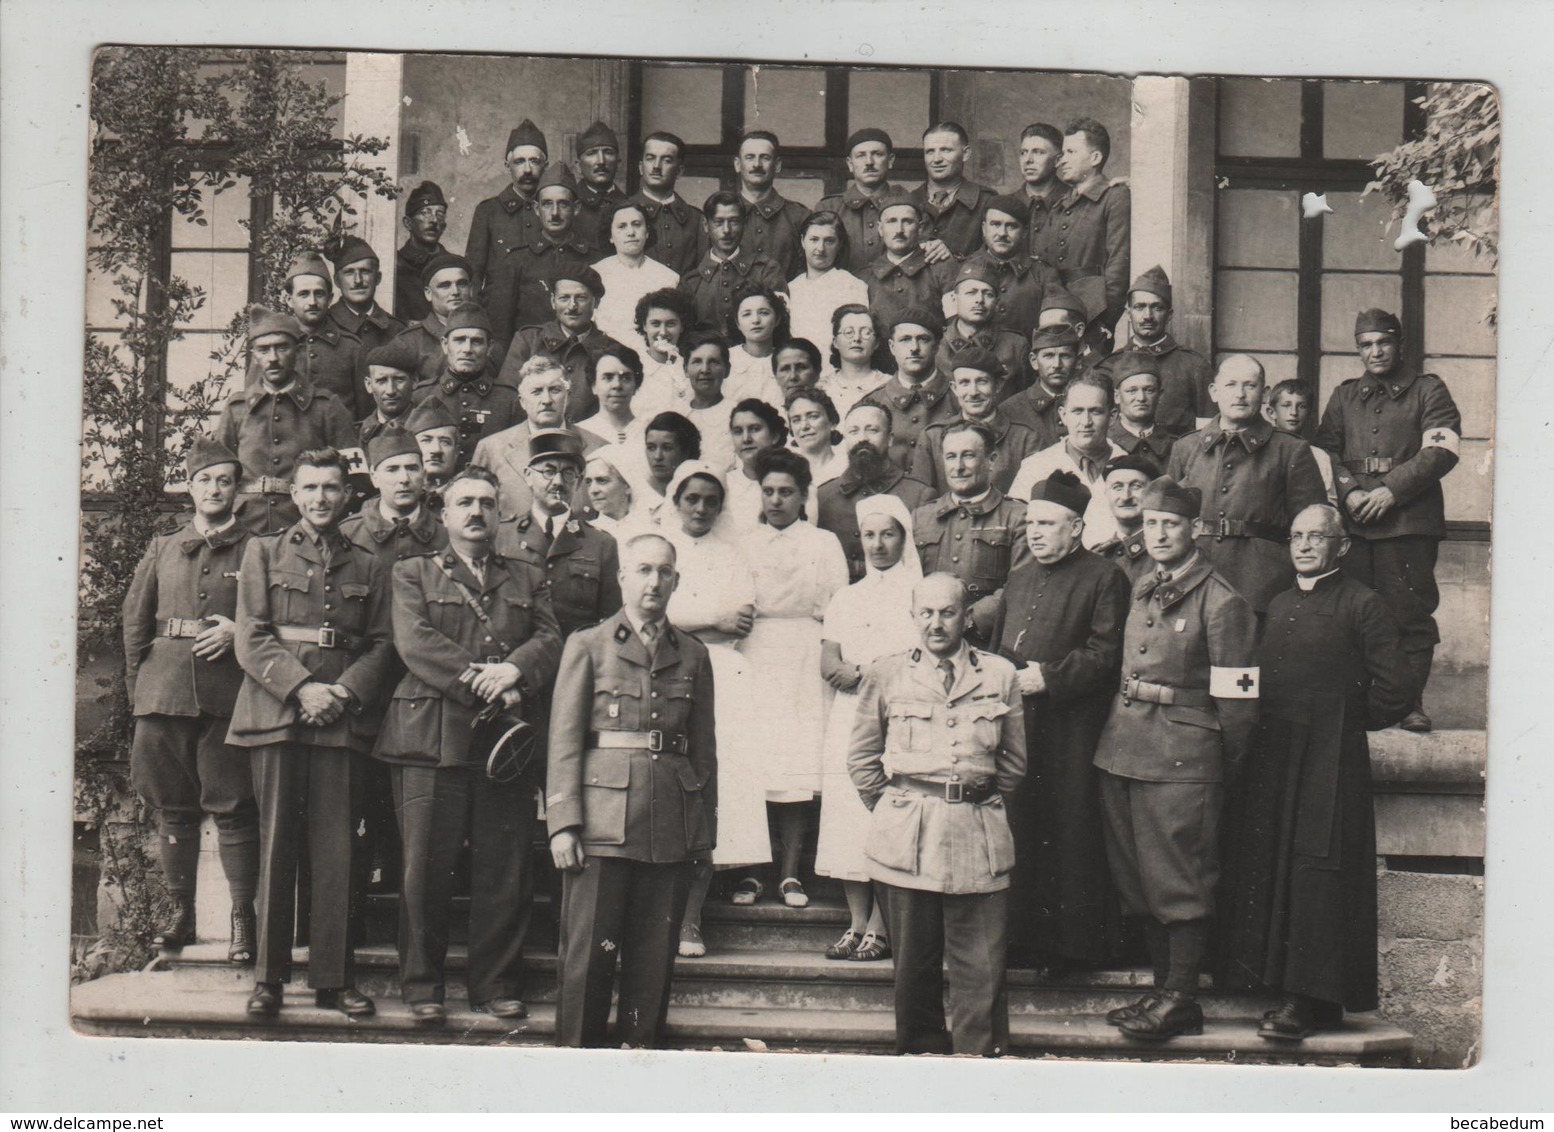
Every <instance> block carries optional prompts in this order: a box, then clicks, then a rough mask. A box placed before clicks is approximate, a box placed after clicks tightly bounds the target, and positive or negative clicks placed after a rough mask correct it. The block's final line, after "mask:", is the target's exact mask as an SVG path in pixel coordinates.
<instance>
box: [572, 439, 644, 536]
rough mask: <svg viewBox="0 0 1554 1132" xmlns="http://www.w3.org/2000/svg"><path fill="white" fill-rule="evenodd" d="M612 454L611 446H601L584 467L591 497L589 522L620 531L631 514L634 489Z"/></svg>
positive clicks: (585, 486)
mask: <svg viewBox="0 0 1554 1132" xmlns="http://www.w3.org/2000/svg"><path fill="white" fill-rule="evenodd" d="M601 453H611V455H601ZM612 455H613V453H612V452H611V449H609V448H601V449H599V450H598V451H597V452H595V453H594V454H593V455H592V456H591V457H589V460H588V463H587V465H586V466H585V467H584V468H583V494H584V495H585V496H586V497H587V498H588V521H589V523H590V524H592V525H593V526H595V527H597V528H599V530H601V531H605V532H607V533H609V534H612V535H616V534H617V533H618V532H619V531H620V529H621V524H622V523H624V522H626V521H627V518H628V516H629V515H630V514H631V505H632V491H631V484H630V483H629V482H627V480H626V477H625V476H624V475H622V474H621V470H620V469H619V468H617V467H616V466H615V460H614V459H612ZM616 541H619V538H618V537H617V539H616Z"/></svg>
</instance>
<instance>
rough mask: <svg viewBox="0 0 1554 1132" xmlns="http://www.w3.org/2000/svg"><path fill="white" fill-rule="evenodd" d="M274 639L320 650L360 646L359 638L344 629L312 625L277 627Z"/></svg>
mask: <svg viewBox="0 0 1554 1132" xmlns="http://www.w3.org/2000/svg"><path fill="white" fill-rule="evenodd" d="M275 639H276V640H278V641H292V642H294V643H296V644H303V645H317V646H318V647H319V648H321V649H354V648H355V647H356V646H357V645H359V644H361V639H360V638H359V637H357V636H356V635H355V634H354V633H347V632H346V631H345V630H344V629H331V628H329V627H327V626H324V627H318V626H313V625H277V626H275Z"/></svg>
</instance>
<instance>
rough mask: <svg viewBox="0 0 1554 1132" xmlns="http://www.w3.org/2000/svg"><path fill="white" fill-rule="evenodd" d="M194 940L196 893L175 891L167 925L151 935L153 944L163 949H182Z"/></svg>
mask: <svg viewBox="0 0 1554 1132" xmlns="http://www.w3.org/2000/svg"><path fill="white" fill-rule="evenodd" d="M193 942H194V893H192V892H175V893H173V910H172V914H171V917H170V920H169V922H168V924H167V926H166V927H163V928H160V929H158V931H157V933H156V935H154V936H152V937H151V945H152V946H153V947H158V948H161V949H162V950H163V951H182V950H183V948H184V945H185V944H190V943H193Z"/></svg>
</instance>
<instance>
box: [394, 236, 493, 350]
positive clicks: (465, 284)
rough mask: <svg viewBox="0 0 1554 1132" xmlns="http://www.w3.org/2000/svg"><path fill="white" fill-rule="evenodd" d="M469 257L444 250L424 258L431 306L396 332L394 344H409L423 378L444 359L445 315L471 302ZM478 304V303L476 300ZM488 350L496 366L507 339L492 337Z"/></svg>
mask: <svg viewBox="0 0 1554 1132" xmlns="http://www.w3.org/2000/svg"><path fill="white" fill-rule="evenodd" d="M472 278H473V276H472V274H471V269H470V266H469V261H468V260H467V259H465V258H464V257H463V256H457V255H453V254H451V253H448V252H444V253H443V254H441V255H436V256H433V257H432V258H431V259H429V260H427V261H426V266H425V267H424V268H423V269H422V271H421V280H422V284H423V286H422V293H423V294H424V295H425V296H426V300H427V302H428V303H429V304H430V307H431V309H430V310H429V311H428V312H427V313H426V316H425V317H424V318H422V319H421V321H420V322H413V323H411V324H410V325H409V326H407V327H405V329H404V330H402V331H400V333H399V334H398V335H396V336H395V338H394V339H393V342H394V343H395V344H396V345H401V346H408V347H409V348H410V349H412V350H414V351H415V352H416V356H417V357H419V358H420V359H421V363H420V366H419V368H418V369H417V371H416V372H417V373H418V374H419V375H420V377H421V378H422V379H423V380H427V381H430V380H434V379H435V378H436V377H437V375H438V374H439V373H440V372H441V371H442V368H443V363H444V362H445V361H447V358H446V356H445V355H444V354H443V337H444V335H443V331H444V330H445V329H446V327H447V322H448V316H449V315H450V314H451V313H452V312H453V310H454V309H455V308H456V307H462V306H468V305H470V280H471V279H472ZM476 305H478V304H476ZM487 353H488V355H489V357H490V359H491V364H492V365H494V366H495V367H496V368H497V369H498V370H500V369H501V368H502V359H503V358H505V357H506V355H507V343H506V341H504V340H501V339H498V338H495V337H492V338H491V339H490V345H489V346H488V347H487Z"/></svg>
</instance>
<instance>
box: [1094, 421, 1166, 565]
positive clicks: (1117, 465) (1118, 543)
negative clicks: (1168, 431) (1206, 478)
mask: <svg viewBox="0 0 1554 1132" xmlns="http://www.w3.org/2000/svg"><path fill="white" fill-rule="evenodd" d="M1159 478H1160V465H1159V464H1156V463H1155V462H1154V461H1153V460H1151V459H1150V458H1149V456H1148V455H1146V454H1142V453H1138V452H1131V453H1124V454H1123V455H1120V456H1113V457H1112V458H1111V459H1110V460H1108V461H1106V467H1105V468H1104V469H1102V472H1101V481H1102V483H1104V484H1105V486H1106V506H1107V507H1108V508H1110V510H1111V515H1112V519H1113V520H1114V521H1115V522H1116V524H1117V533H1116V535H1115V536H1113V537H1112V538H1109V539H1107V540H1106V541H1105V542H1103V543H1101V544H1099V545H1098V546H1096V547H1095V552H1096V553H1097V554H1099V555H1100V556H1101V557H1102V558H1109V559H1111V560H1112V561H1113V562H1115V563H1117V565H1119V566H1121V567H1122V569H1123V572H1124V573H1126V574H1127V575H1128V580H1129V581H1130V582H1137V581H1138V580H1139V579H1140V578H1142V577H1143V576H1144V575H1145V574H1146V573H1148V572H1150V571H1151V570H1153V569H1154V568H1155V567H1154V562H1153V560H1152V559H1151V558H1150V557H1149V553H1148V551H1146V550H1145V548H1144V508H1143V502H1144V489H1145V488H1147V487H1148V486H1149V485H1150V484H1151V483H1153V482H1154V481H1155V480H1157V479H1159Z"/></svg>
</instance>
